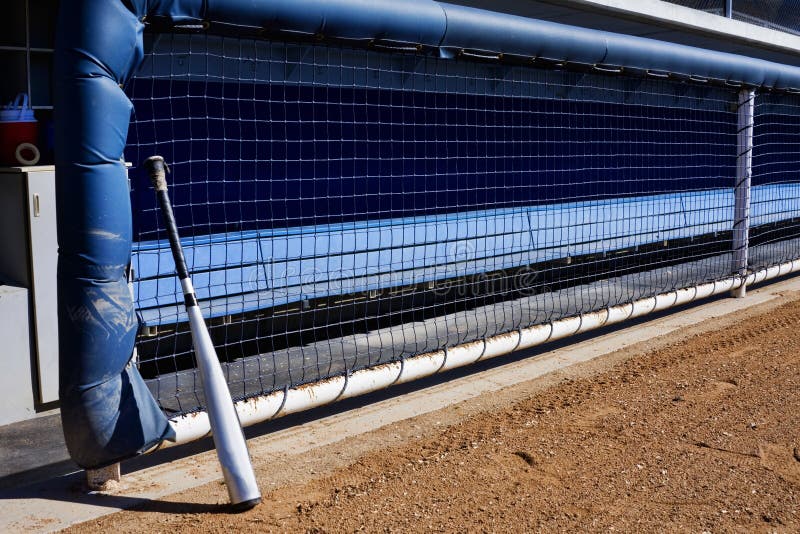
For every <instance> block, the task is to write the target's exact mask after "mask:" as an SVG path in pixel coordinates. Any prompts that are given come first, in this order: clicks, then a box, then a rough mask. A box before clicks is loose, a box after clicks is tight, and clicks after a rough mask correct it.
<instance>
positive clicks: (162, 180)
mask: <svg viewBox="0 0 800 534" xmlns="http://www.w3.org/2000/svg"><path fill="white" fill-rule="evenodd" d="M144 168H145V170H146V171H147V174H149V175H150V183H152V184H153V189H155V190H156V191H166V190H167V173H168V172H169V166H168V165H167V162H166V161H164V158H163V157H161V156H150V157H149V158H147V159H146V160H144Z"/></svg>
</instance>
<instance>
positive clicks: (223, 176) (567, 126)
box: [126, 34, 797, 414]
mask: <svg viewBox="0 0 800 534" xmlns="http://www.w3.org/2000/svg"><path fill="white" fill-rule="evenodd" d="M127 91H128V94H129V95H130V97H131V99H132V101H133V103H134V108H135V114H134V120H133V123H132V126H131V129H130V134H129V140H128V148H127V151H126V158H127V159H128V160H129V161H132V162H134V163H135V164H139V163H140V162H142V161H143V160H144V159H145V158H147V157H148V156H151V155H153V154H161V155H163V156H164V157H165V158H166V160H167V161H168V162H169V164H170V166H171V169H172V173H171V174H170V175H169V177H168V179H169V182H170V195H171V198H172V201H173V205H174V208H175V216H176V219H177V222H178V225H179V229H180V233H181V236H182V238H183V245H184V248H185V252H186V255H187V261H188V263H189V267H190V270H191V272H192V278H193V281H194V285H195V288H196V290H197V294H198V298H199V299H200V302H201V306H202V308H203V311H204V314H205V316H206V317H207V318H208V320H209V324H210V330H211V335H212V338H213V339H214V342H215V344H216V346H217V350H218V352H219V356H220V359H221V360H222V361H223V362H224V365H225V369H226V372H227V373H228V378H229V383H230V386H231V390H232V392H233V394H234V396H235V397H238V398H244V397H249V396H254V395H259V394H262V393H267V392H271V391H274V390H276V389H282V388H284V387H287V386H294V385H298V384H302V383H307V382H312V381H316V380H319V379H321V378H325V377H329V376H333V375H340V374H342V373H347V372H352V371H354V370H357V369H361V368H365V367H369V366H373V365H376V364H379V363H383V362H388V361H394V360H398V359H401V358H405V357H408V356H412V355H416V354H420V353H424V352H428V351H433V350H437V349H441V348H445V347H450V346H453V345H456V344H460V343H464V342H469V341H472V340H476V339H481V338H485V337H487V336H492V335H495V334H499V333H503V332H509V331H512V330H515V329H519V328H523V327H527V326H531V325H535V324H539V323H545V322H549V321H553V320H556V319H559V318H563V317H567V316H573V315H577V314H581V313H585V312H590V311H594V310H598V309H602V308H606V307H608V306H612V305H615V304H621V303H626V302H630V301H633V300H635V299H639V298H642V297H646V296H652V295H655V294H658V293H661V292H665V291H669V290H672V289H676V288H682V287H690V286H692V285H695V284H698V283H702V282H706V281H710V280H716V279H720V278H724V277H727V276H730V274H731V273H732V272H733V271H732V260H731V255H730V252H729V251H730V250H731V228H732V217H733V202H734V196H733V184H734V182H735V181H734V178H735V174H736V137H737V136H736V133H737V113H736V107H735V106H736V101H737V90H736V89H734V88H715V87H711V86H708V85H700V84H694V83H688V82H679V81H672V80H662V79H655V78H644V77H638V78H637V77H627V76H623V75H606V74H601V73H586V72H572V71H566V70H548V69H542V68H535V67H532V66H523V65H511V64H500V63H497V62H481V61H476V60H470V59H466V58H462V59H440V58H438V57H434V56H432V55H428V54H425V53H421V52H408V51H405V52H403V51H394V52H391V51H374V50H368V49H355V48H347V47H342V46H327V45H322V44H305V43H285V42H269V41H260V40H258V41H257V40H247V39H233V38H222V37H213V36H199V35H180V34H165V35H161V36H159V37H157V38H156V39H155V40H154V41H153V42H151V43H150V44H149V52H148V54H147V57H146V61H145V64H144V66H143V68H142V69H141V71H140V72H139V73H138V74H137V76H136V77H135V79H134V80H133V81H132V83H131V84H130V86H129V87H128V88H127ZM782 102H783V100H781V99H780V98H777V99H776V101H775V104H774V105H771V107H769V111H767V110H766V108H759V120H761V117H762V116H763V117H767V116H769V117H773V118H772V119H769V120H773V121H776V122H779V121H785V120H788V119H787V118H786V117H785V116H784V115H785V113H787V111H786V109H788V108H782V107H780V106H782V105H783V104H782ZM792 109H794V108H792ZM781 110H783V111H781ZM781 131H783V130H781ZM791 131H797V128H793V129H792V130H791ZM774 135H777V136H778V137H780V139H778V138H776V139H775V141H774V142H776V143H784V142H785V141H786V139H787V138H788V137H787V136H790V135H791V134H790V133H789V130H788V129H787V130H786V133H785V134H775V133H774V129H770V130H769V133H761V130H758V131H757V143H758V140H759V139H767V141H766V143H769V142H771V141H769V139H772V137H770V136H774ZM765 136H766V137H765ZM792 154H796V150H794V149H793V148H792V149H789V148H787V149H785V150H781V158H782V159H781V161H785V162H786V163H785V164H780V165H779V167H780V169H782V172H785V173H788V174H785V175H781V177H780V178H776V179H774V180H769V179H767V180H766V181H770V182H771V183H770V184H769V185H770V187H773V189H770V191H771V192H770V193H766V192H765V193H763V194H762V193H758V192H755V193H754V195H753V198H754V201H755V202H761V201H762V199H767V200H764V202H766V204H765V206H766V208H765V209H767V210H773V211H774V212H775V213H774V217H773V218H771V219H769V221H767V222H764V224H763V225H761V223H759V222H756V223H755V224H756V225H761V226H763V229H761V230H759V231H761V232H762V235H763V236H764V237H763V239H764V241H763V242H765V243H766V242H767V241H770V240H771V241H776V240H784V239H786V238H787V236H786V235H785V234H783V233H781V234H780V236H779V235H778V233H774V232H776V231H777V230H772V228H774V227H777V226H781V225H782V224H783V223H782V222H781V221H784V220H787V219H793V217H794V215H793V212H791V209H790V208H788V207H786V208H775V207H774V203H772V202H771V201H769V200H768V197H767V196H765V195H773V194H774V195H782V196H781V197H780V198H785V196H786V193H785V192H784V188H790V189H789V190H791V191H792V192H794V191H795V190H794V189H793V187H794V186H792V185H790V184H788V182H790V181H791V180H790V172H791V171H790V169H791V167H792V165H791V162H792V159H791V157H792ZM756 158H757V162H756V167H757V168H759V169H766V168H767V167H768V166H769V165H772V164H773V162H774V159H773V157H772V156H770V155H767V154H766V153H764V154H761V153H757V156H756ZM758 158H761V159H758ZM770 172H772V171H770ZM775 172H777V171H775ZM130 174H131V181H132V192H131V198H132V203H133V211H134V221H133V222H134V232H135V243H134V257H133V268H134V282H133V288H134V293H135V302H136V306H137V312H138V314H139V317H140V320H141V322H142V325H143V327H142V329H141V331H140V335H139V338H138V343H137V351H138V358H139V360H138V362H139V366H140V369H141V371H142V373H143V375H144V376H145V377H146V378H148V383H149V385H150V387H151V389H152V390H153V392H154V394H155V395H156V397H157V398H158V400H159V402H160V403H161V405H162V407H163V408H164V410H165V411H166V412H168V413H170V414H174V413H184V412H187V411H192V410H195V409H197V408H198V407H200V406H202V403H203V400H202V392H201V388H200V387H199V383H198V378H197V376H196V373H195V370H194V363H193V359H192V358H193V356H192V350H191V338H190V335H189V332H188V327H187V325H186V317H185V314H184V311H183V309H182V302H183V300H182V296H181V291H180V285H179V283H178V280H177V278H176V277H175V274H174V265H173V263H172V259H171V255H170V252H169V245H168V243H167V241H166V235H165V234H164V233H163V232H162V230H161V228H162V224H161V223H160V219H159V213H158V211H157V208H156V204H155V197H154V195H153V192H152V191H151V190H150V189H149V187H148V180H147V178H146V177H145V176H144V174H143V172H142V170H141V168H139V167H138V166H135V167H134V168H132V169H131V173H130ZM759 180H760V178H759ZM766 181H758V180H756V182H754V183H755V184H757V186H758V187H761V186H762V185H765V186H766V185H767V184H766ZM772 182H774V183H772ZM759 195H761V196H759ZM770 198H771V197H770ZM776 209H777V211H776ZM769 225H772V226H769ZM780 231H781V232H783V231H784V230H780ZM770 232H773V233H772V234H771V233H770ZM770 236H771V237H770ZM785 253H786V250H785V249H784V248H775V249H774V250H773V249H770V250H769V251H765V252H763V254H761V255H760V256H758V255H753V258H755V257H759V258H761V259H760V260H759V261H760V262H761V264H765V263H769V262H775V261H780V260H781V259H783V258H784V257H785V256H786V254H785ZM792 254H794V253H793V252H789V255H792ZM794 257H797V256H796V255H794Z"/></svg>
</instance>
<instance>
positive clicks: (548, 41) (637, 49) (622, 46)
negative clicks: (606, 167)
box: [440, 3, 800, 89]
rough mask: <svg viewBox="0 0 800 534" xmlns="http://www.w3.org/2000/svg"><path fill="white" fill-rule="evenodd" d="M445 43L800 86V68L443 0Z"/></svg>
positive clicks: (768, 84)
mask: <svg viewBox="0 0 800 534" xmlns="http://www.w3.org/2000/svg"><path fill="white" fill-rule="evenodd" d="M440 5H441V6H442V7H443V9H444V10H445V13H446V15H447V32H446V33H445V35H444V37H443V39H442V41H441V47H442V49H443V50H444V51H447V50H448V49H462V48H464V49H475V50H483V51H492V52H502V53H505V54H514V55H520V56H526V57H541V58H545V59H552V60H555V61H567V62H574V63H583V64H588V65H594V64H603V65H613V66H617V67H628V68H635V69H641V70H652V71H657V72H668V73H675V74H683V75H691V76H696V77H699V78H711V79H715V80H722V81H726V82H735V83H744V84H747V85H753V86H757V87H771V88H779V89H800V68H798V67H793V66H790V65H782V64H779V63H773V62H770V61H764V60H761V59H755V58H749V57H745V56H740V55H736V54H728V53H725V52H718V51H714V50H705V49H702V48H695V47H692V46H685V45H679V44H675V43H668V42H664V41H657V40H654V39H647V38H644V37H635V36H631V35H621V34H616V33H610V32H603V31H599V30H592V29H588V28H578V27H575V26H568V25H565V24H557V23H554V22H547V21H541V20H533V19H528V18H524V17H517V16H514V15H506V14H504V13H492V12H488V11H484V10H481V9H474V8H469V7H463V6H457V5H452V4H446V3H440Z"/></svg>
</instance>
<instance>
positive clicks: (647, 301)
mask: <svg viewBox="0 0 800 534" xmlns="http://www.w3.org/2000/svg"><path fill="white" fill-rule="evenodd" d="M799 270H800V259H798V260H794V261H791V262H787V263H783V264H781V265H776V266H773V267H768V268H766V269H761V270H760V271H756V272H752V273H749V274H748V275H747V276H745V277H740V276H733V277H730V278H726V279H723V280H717V281H715V282H709V283H707V284H701V285H699V286H695V287H690V288H685V289H678V290H676V291H670V292H668V293H662V294H659V295H656V296H655V297H647V298H644V299H640V300H637V301H634V302H631V303H627V304H620V305H618V306H612V307H610V308H607V309H603V310H599V311H596V312H591V313H586V314H583V315H580V316H576V317H566V318H564V319H560V320H558V321H553V322H552V323H549V324H543V325H536V326H531V327H528V328H523V329H521V330H519V331H516V332H510V333H506V334H498V335H496V336H493V337H490V338H487V339H485V340H479V341H473V342H470V343H465V344H462V345H458V346H455V347H452V348H449V349H447V351H444V350H438V351H435V352H429V353H425V354H420V355H419V356H414V357H412V358H407V359H405V360H404V361H402V362H391V363H385V364H381V365H376V366H375V367H370V368H368V369H362V370H360V371H356V372H354V373H352V374H350V375H348V376H337V377H333V378H329V379H326V380H321V381H319V382H315V383H313V384H305V385H302V386H297V387H293V388H288V389H286V390H283V391H276V392H273V393H270V394H269V395H263V396H260V397H254V398H251V399H247V400H243V401H239V402H237V403H236V410H237V412H238V414H239V420H240V421H241V423H242V426H248V425H253V424H256V423H261V422H263V421H268V420H270V419H275V418H277V417H281V416H283V415H287V414H290V413H296V412H299V411H303V410H308V409H311V408H315V407H317V406H322V405H324V404H328V403H331V402H334V401H336V400H341V399H346V398H350V397H356V396H358V395H364V394H365V393H371V392H373V391H378V390H380V389H384V388H386V387H388V386H391V385H393V384H403V383H406V382H411V381H412V380H416V379H418V378H423V377H426V376H431V375H434V374H436V373H438V372H440V371H443V370H448V369H455V368H456V367H461V366H464V365H469V364H471V363H474V362H476V361H478V360H483V359H488V358H494V357H496V356H502V355H505V354H509V353H511V352H514V351H516V350H521V349H526V348H529V347H534V346H536V345H541V344H542V343H545V342H547V341H553V340H556V339H561V338H564V337H567V336H570V335H574V334H578V333H581V332H588V331H590V330H595V329H597V328H600V327H603V326H609V325H612V324H616V323H619V322H622V321H624V320H626V319H631V318H634V317H641V316H643V315H646V314H648V313H652V312H654V311H660V310H664V309H667V308H670V307H674V306H679V305H681V304H686V303H688V302H692V301H696V300H700V299H704V298H707V297H710V296H713V295H718V294H720V293H725V292H729V291H731V290H735V289H736V288H738V287H739V286H748V285H751V284H755V283H759V282H763V281H764V280H769V279H771V278H775V277H778V276H783V275H785V274H789V273H793V272H796V271H799ZM170 423H171V424H172V426H173V428H174V429H175V433H176V439H175V441H172V442H163V443H162V444H161V446H160V447H156V448H153V449H151V450H157V449H159V448H165V447H171V446H173V445H179V444H183V443H188V442H190V441H194V440H197V439H200V438H202V437H204V436H207V435H208V434H209V432H210V431H211V430H210V426H209V421H208V415H207V414H206V413H205V412H196V413H191V414H187V415H182V416H180V417H176V418H174V419H172V420H171V421H170ZM148 452H150V451H148Z"/></svg>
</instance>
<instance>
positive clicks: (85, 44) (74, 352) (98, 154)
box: [55, 0, 172, 468]
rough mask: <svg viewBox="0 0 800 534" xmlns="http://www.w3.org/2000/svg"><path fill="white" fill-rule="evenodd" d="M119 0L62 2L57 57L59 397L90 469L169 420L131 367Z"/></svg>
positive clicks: (76, 450)
mask: <svg viewBox="0 0 800 534" xmlns="http://www.w3.org/2000/svg"><path fill="white" fill-rule="evenodd" d="M141 32H142V25H141V23H140V22H139V21H138V20H137V19H136V17H135V16H134V15H133V14H132V13H131V12H130V11H129V10H128V9H126V8H125V7H124V5H123V3H122V2H119V1H109V0H62V1H61V4H60V9H59V17H58V32H57V42H56V55H55V63H56V67H55V77H56V80H55V81H56V90H55V109H56V110H57V111H56V113H57V116H56V122H55V129H56V132H55V133H56V145H55V149H56V208H57V218H58V243H59V258H58V318H59V366H60V374H59V395H60V399H61V420H62V424H63V428H64V437H65V440H66V444H67V448H68V449H69V452H70V455H71V456H72V458H73V459H74V460H75V461H76V462H77V463H78V464H79V465H80V466H81V467H84V468H98V467H103V466H105V465H110V464H113V463H116V462H118V461H119V460H121V459H124V458H127V457H130V456H134V455H136V454H138V453H140V452H142V451H144V450H147V449H149V448H150V447H152V446H154V445H156V444H158V443H160V442H161V440H162V439H164V438H165V437H169V436H170V435H171V432H172V428H171V427H170V426H169V424H168V422H167V419H166V418H165V417H164V415H163V414H162V412H161V410H160V408H159V407H158V405H157V404H156V402H155V400H154V399H153V397H152V395H151V394H150V392H149V390H148V389H147V387H146V386H145V384H144V381H143V380H142V377H141V376H140V375H139V372H138V371H137V369H136V367H134V366H129V365H128V364H129V362H130V359H131V357H132V354H133V346H134V341H135V336H136V329H137V320H136V316H135V314H134V309H133V302H132V300H131V295H130V292H129V289H128V285H127V277H126V272H127V268H128V264H129V263H130V253H131V211H130V199H129V192H128V181H127V174H126V170H125V167H124V165H123V163H122V162H121V157H122V153H123V149H124V147H125V141H126V137H127V133H128V122H129V120H130V113H131V103H130V101H129V100H128V98H127V97H126V96H125V94H124V92H123V91H122V89H121V88H120V84H121V83H123V82H124V81H125V79H126V78H127V77H128V76H129V74H130V72H131V70H132V68H134V67H135V66H136V65H138V63H139V61H140V60H141V57H142V48H141V44H140V43H141V36H140V34H141Z"/></svg>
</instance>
